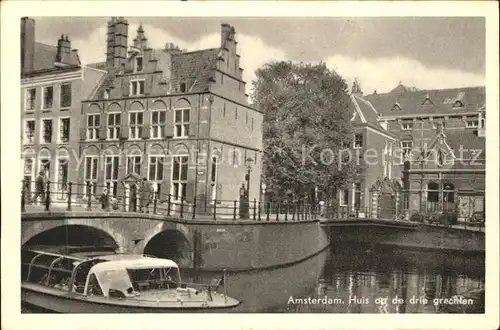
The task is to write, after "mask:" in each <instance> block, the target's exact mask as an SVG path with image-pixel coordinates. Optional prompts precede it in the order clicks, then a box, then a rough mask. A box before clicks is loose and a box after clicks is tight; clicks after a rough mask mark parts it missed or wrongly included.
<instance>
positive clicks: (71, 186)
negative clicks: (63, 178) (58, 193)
mask: <svg viewBox="0 0 500 330" xmlns="http://www.w3.org/2000/svg"><path fill="white" fill-rule="evenodd" d="M72 190H73V183H72V182H69V183H68V207H67V208H66V211H71V195H72Z"/></svg>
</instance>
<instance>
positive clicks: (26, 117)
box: [20, 17, 105, 199]
mask: <svg viewBox="0 0 500 330" xmlns="http://www.w3.org/2000/svg"><path fill="white" fill-rule="evenodd" d="M104 74H105V72H104V71H101V70H96V69H93V68H86V67H82V66H81V64H80V60H79V57H78V52H77V50H76V49H72V48H71V41H70V40H69V37H68V36H64V35H61V37H60V38H59V39H58V40H57V46H52V45H47V44H43V43H39V42H36V41H35V21H34V20H33V19H31V18H28V17H24V18H22V19H21V111H20V113H21V125H22V126H21V156H22V162H23V166H22V168H23V180H24V182H25V183H26V184H25V187H26V188H27V189H28V196H30V195H31V192H32V191H33V189H34V180H35V178H36V176H37V174H38V173H39V172H40V171H43V172H44V175H45V177H46V179H47V180H49V181H51V182H54V183H56V184H55V185H53V186H52V188H51V189H56V190H57V198H62V199H63V198H65V194H66V192H67V188H68V185H67V183H68V182H70V181H72V182H76V180H77V176H78V161H79V156H78V142H79V140H78V138H79V137H78V127H79V122H78V118H79V116H80V113H81V103H80V102H81V100H83V99H86V98H87V97H88V96H89V95H90V94H91V93H92V91H93V89H94V88H95V87H96V86H97V84H98V82H99V81H100V79H102V78H103V77H104ZM30 182H31V183H30Z"/></svg>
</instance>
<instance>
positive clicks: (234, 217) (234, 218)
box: [233, 201, 236, 220]
mask: <svg viewBox="0 0 500 330" xmlns="http://www.w3.org/2000/svg"><path fill="white" fill-rule="evenodd" d="M233 204H234V206H233V220H236V201H234V202H233Z"/></svg>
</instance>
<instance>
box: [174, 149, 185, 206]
mask: <svg viewBox="0 0 500 330" xmlns="http://www.w3.org/2000/svg"><path fill="white" fill-rule="evenodd" d="M176 158H178V159H179V179H174V166H175V159H176ZM183 158H187V161H186V164H187V167H186V179H185V180H182V179H181V178H182V164H184V163H183V162H182V160H183ZM188 171H189V156H188V155H175V156H172V169H171V171H170V173H171V174H170V182H171V184H170V195H171V196H172V198H173V200H174V201H179V200H180V198H178V196H183V195H186V191H185V189H187V182H188V180H187V175H188V173H187V172H188ZM176 183H177V184H178V185H179V188H178V193H179V194H178V196H176V195H175V194H174V191H175V189H174V185H175V184H176Z"/></svg>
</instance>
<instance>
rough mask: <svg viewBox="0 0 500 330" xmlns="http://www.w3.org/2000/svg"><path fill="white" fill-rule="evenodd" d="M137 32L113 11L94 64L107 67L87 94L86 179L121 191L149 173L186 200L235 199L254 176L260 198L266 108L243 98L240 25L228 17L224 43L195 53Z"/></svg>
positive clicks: (252, 192) (254, 192) (253, 190)
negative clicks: (151, 41)
mask: <svg viewBox="0 0 500 330" xmlns="http://www.w3.org/2000/svg"><path fill="white" fill-rule="evenodd" d="M136 33H137V35H136V37H135V39H134V40H133V45H132V46H131V47H128V23H127V21H126V20H125V19H124V18H121V17H120V18H112V19H111V20H110V21H109V22H108V32H107V53H106V61H105V62H102V63H96V64H92V65H91V66H92V67H94V68H97V69H99V70H105V71H106V72H107V73H106V76H105V78H104V79H103V80H102V81H101V83H100V84H99V86H98V88H96V90H95V91H94V92H93V93H92V94H91V95H90V96H89V97H88V98H87V99H86V100H85V101H84V102H83V103H82V117H81V122H82V123H84V125H82V127H81V129H80V136H79V148H80V150H79V152H80V154H81V155H82V159H83V162H84V166H82V168H81V171H80V175H79V181H80V183H84V182H85V181H90V182H92V183H93V184H94V187H96V186H97V188H94V193H95V194H99V193H100V190H99V189H100V188H99V187H98V186H99V185H104V184H109V185H110V187H111V188H112V190H111V192H112V194H114V195H115V196H117V195H121V192H120V190H121V189H123V188H124V187H125V182H127V180H128V179H130V178H131V176H132V177H135V178H140V177H146V178H148V180H150V181H151V182H154V183H155V184H156V189H157V190H158V191H159V193H160V194H162V195H163V196H165V195H166V194H171V196H172V198H173V200H180V199H181V198H182V197H184V198H185V200H186V201H188V202H191V201H192V200H193V199H194V198H195V197H196V198H197V200H198V201H203V200H206V201H212V200H214V199H217V200H227V201H228V202H229V201H233V200H238V199H239V196H240V188H241V187H242V185H244V186H245V188H246V187H247V185H249V188H250V189H249V198H250V200H253V199H254V198H256V199H259V191H260V173H261V150H262V134H261V126H262V113H261V112H260V111H258V110H256V109H254V108H252V107H250V106H249V105H248V102H247V95H246V94H245V82H244V81H243V80H242V72H243V69H242V68H240V56H239V55H238V54H237V42H236V40H235V30H234V28H233V27H231V26H229V25H227V24H222V25H221V43H220V45H214V46H216V47H215V48H211V49H203V50H198V51H192V52H187V51H182V50H180V49H179V48H178V47H176V46H175V45H173V44H167V45H166V46H165V48H164V49H152V48H150V47H149V45H148V40H147V37H146V34H145V31H144V30H143V28H142V26H140V27H139V28H138V30H137V32H136ZM249 171H250V175H249V176H247V174H248V172H249ZM247 179H248V180H247ZM162 198H164V197H162Z"/></svg>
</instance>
